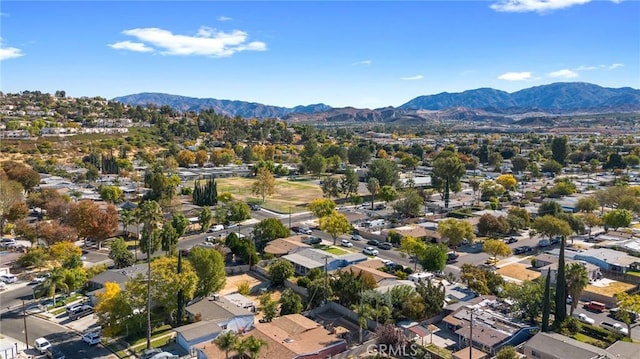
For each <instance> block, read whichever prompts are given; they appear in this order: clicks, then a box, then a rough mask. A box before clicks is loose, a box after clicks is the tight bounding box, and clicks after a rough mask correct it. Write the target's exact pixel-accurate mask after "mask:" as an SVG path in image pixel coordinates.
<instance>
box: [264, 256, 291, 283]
mask: <svg viewBox="0 0 640 359" xmlns="http://www.w3.org/2000/svg"><path fill="white" fill-rule="evenodd" d="M294 272H295V271H294V268H293V264H291V262H289V261H288V260H286V259H279V260H277V261H276V262H275V263H274V264H272V265H271V266H270V267H269V279H271V283H272V284H273V285H276V286H278V285H282V284H284V281H285V280H286V279H287V278H289V277H291V276H292V275H293V274H294Z"/></svg>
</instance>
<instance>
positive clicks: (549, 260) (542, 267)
mask: <svg viewBox="0 0 640 359" xmlns="http://www.w3.org/2000/svg"><path fill="white" fill-rule="evenodd" d="M558 260H559V257H557V256H554V255H551V254H548V253H542V254H539V255H537V256H535V257H534V263H533V266H534V268H536V269H537V270H538V271H540V273H541V274H542V277H546V276H547V271H549V270H550V271H551V284H555V281H556V275H557V274H558ZM565 263H566V264H567V265H569V264H571V263H579V264H581V265H583V266H584V267H585V269H586V270H587V276H588V277H589V281H590V282H593V281H596V280H598V279H600V278H602V273H601V272H600V268H598V267H597V266H595V265H593V264H591V263H587V262H585V261H579V260H575V259H567V260H566V261H565Z"/></svg>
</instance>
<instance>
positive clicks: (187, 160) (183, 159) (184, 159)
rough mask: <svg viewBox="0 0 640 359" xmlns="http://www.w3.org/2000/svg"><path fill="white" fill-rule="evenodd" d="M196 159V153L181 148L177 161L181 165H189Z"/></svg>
mask: <svg viewBox="0 0 640 359" xmlns="http://www.w3.org/2000/svg"><path fill="white" fill-rule="evenodd" d="M195 160H196V155H195V154H194V153H193V152H191V151H189V150H181V151H180V152H178V153H177V154H176V161H177V162H178V165H179V166H180V167H189V165H190V164H192V163H194V162H195Z"/></svg>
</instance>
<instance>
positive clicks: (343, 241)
mask: <svg viewBox="0 0 640 359" xmlns="http://www.w3.org/2000/svg"><path fill="white" fill-rule="evenodd" d="M340 245H341V246H343V247H347V248H351V247H353V243H351V242H349V241H348V240H346V239H343V240H341V241H340Z"/></svg>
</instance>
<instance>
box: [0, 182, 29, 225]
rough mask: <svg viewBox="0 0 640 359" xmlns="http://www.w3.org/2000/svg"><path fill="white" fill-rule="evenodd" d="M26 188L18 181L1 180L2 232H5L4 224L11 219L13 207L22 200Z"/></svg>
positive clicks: (0, 210)
mask: <svg viewBox="0 0 640 359" xmlns="http://www.w3.org/2000/svg"><path fill="white" fill-rule="evenodd" d="M23 190H24V188H23V187H22V185H21V184H20V183H18V182H16V181H6V180H0V233H4V225H5V223H6V221H7V220H8V219H9V216H10V212H11V208H13V206H14V205H15V204H16V203H20V202H22V200H23V199H22V198H23V196H22V192H23Z"/></svg>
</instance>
